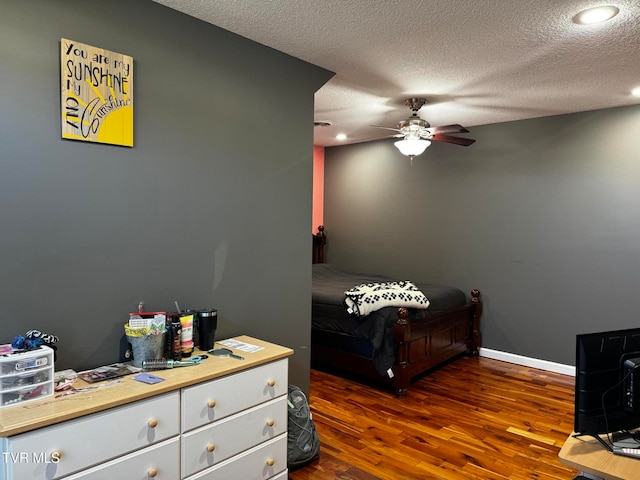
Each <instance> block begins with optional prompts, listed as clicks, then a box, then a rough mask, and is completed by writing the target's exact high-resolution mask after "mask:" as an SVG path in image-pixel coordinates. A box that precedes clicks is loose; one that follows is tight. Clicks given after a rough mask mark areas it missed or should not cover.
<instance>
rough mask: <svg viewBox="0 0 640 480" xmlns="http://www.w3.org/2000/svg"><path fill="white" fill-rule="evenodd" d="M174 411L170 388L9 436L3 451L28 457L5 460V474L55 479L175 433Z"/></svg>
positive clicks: (176, 403) (174, 396)
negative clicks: (114, 406)
mask: <svg viewBox="0 0 640 480" xmlns="http://www.w3.org/2000/svg"><path fill="white" fill-rule="evenodd" d="M179 410H180V395H179V392H174V393H170V394H167V395H162V396H159V397H154V398H152V399H149V400H141V401H138V402H134V403H131V404H129V405H126V406H123V407H117V408H113V409H110V410H106V411H104V412H98V413H94V414H92V415H90V416H86V417H82V418H78V419H75V420H69V421H67V422H64V423H61V424H58V425H52V426H50V427H45V428H41V429H39V430H34V431H32V432H29V433H24V434H21V435H16V436H14V437H9V438H7V439H5V443H4V445H5V447H6V450H4V451H5V452H10V453H13V454H14V455H15V456H18V455H21V456H22V457H23V458H26V459H27V461H24V462H21V461H19V462H10V465H9V466H8V467H9V471H10V475H9V478H14V479H16V480H17V479H20V480H23V479H25V480H26V479H35V478H38V479H47V480H48V479H53V478H59V477H62V476H64V475H69V474H70V473H73V472H76V471H78V470H81V469H83V468H87V467H90V466H93V465H96V464H99V463H102V462H105V461H107V460H110V459H112V458H114V457H117V456H119V455H123V454H126V453H128V452H131V451H133V450H136V449H139V448H143V447H146V446H148V445H151V444H154V443H156V442H159V441H161V440H164V439H167V438H169V437H171V436H174V435H177V434H178V433H179V418H180V415H179ZM9 455H10V454H9ZM5 456H6V455H5ZM41 457H42V458H43V460H44V461H32V459H40V458H41ZM9 458H11V457H10V456H9Z"/></svg>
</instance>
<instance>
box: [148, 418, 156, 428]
mask: <svg viewBox="0 0 640 480" xmlns="http://www.w3.org/2000/svg"><path fill="white" fill-rule="evenodd" d="M147 425H149V427H150V428H156V427H157V426H158V420H156V419H155V418H150V419H149V421H148V422H147Z"/></svg>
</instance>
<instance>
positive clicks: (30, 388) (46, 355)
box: [0, 346, 54, 408]
mask: <svg viewBox="0 0 640 480" xmlns="http://www.w3.org/2000/svg"><path fill="white" fill-rule="evenodd" d="M53 370H54V368H53V350H52V349H51V348H49V347H47V346H41V347H39V348H37V349H35V350H30V351H27V352H20V353H10V354H7V355H1V356H0V408H1V407H10V406H13V405H17V404H20V403H24V402H28V401H31V400H36V399H38V398H43V397H48V396H50V395H53Z"/></svg>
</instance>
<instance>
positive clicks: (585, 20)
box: [573, 5, 620, 25]
mask: <svg viewBox="0 0 640 480" xmlns="http://www.w3.org/2000/svg"><path fill="white" fill-rule="evenodd" d="M618 13H620V10H619V9H618V7H616V6H614V5H604V6H601V7H593V8H588V9H586V10H583V11H581V12H580V13H578V14H577V15H576V16H575V17H573V23H577V24H579V25H590V24H592V23H600V22H606V21H607V20H609V19H611V18H613V17H615V16H616V15H617V14H618Z"/></svg>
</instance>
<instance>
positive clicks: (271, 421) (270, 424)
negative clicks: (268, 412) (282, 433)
mask: <svg viewBox="0 0 640 480" xmlns="http://www.w3.org/2000/svg"><path fill="white" fill-rule="evenodd" d="M275 424H276V421H275V420H274V419H273V418H270V419H269V420H267V426H268V427H273V426H274V425H275Z"/></svg>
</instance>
